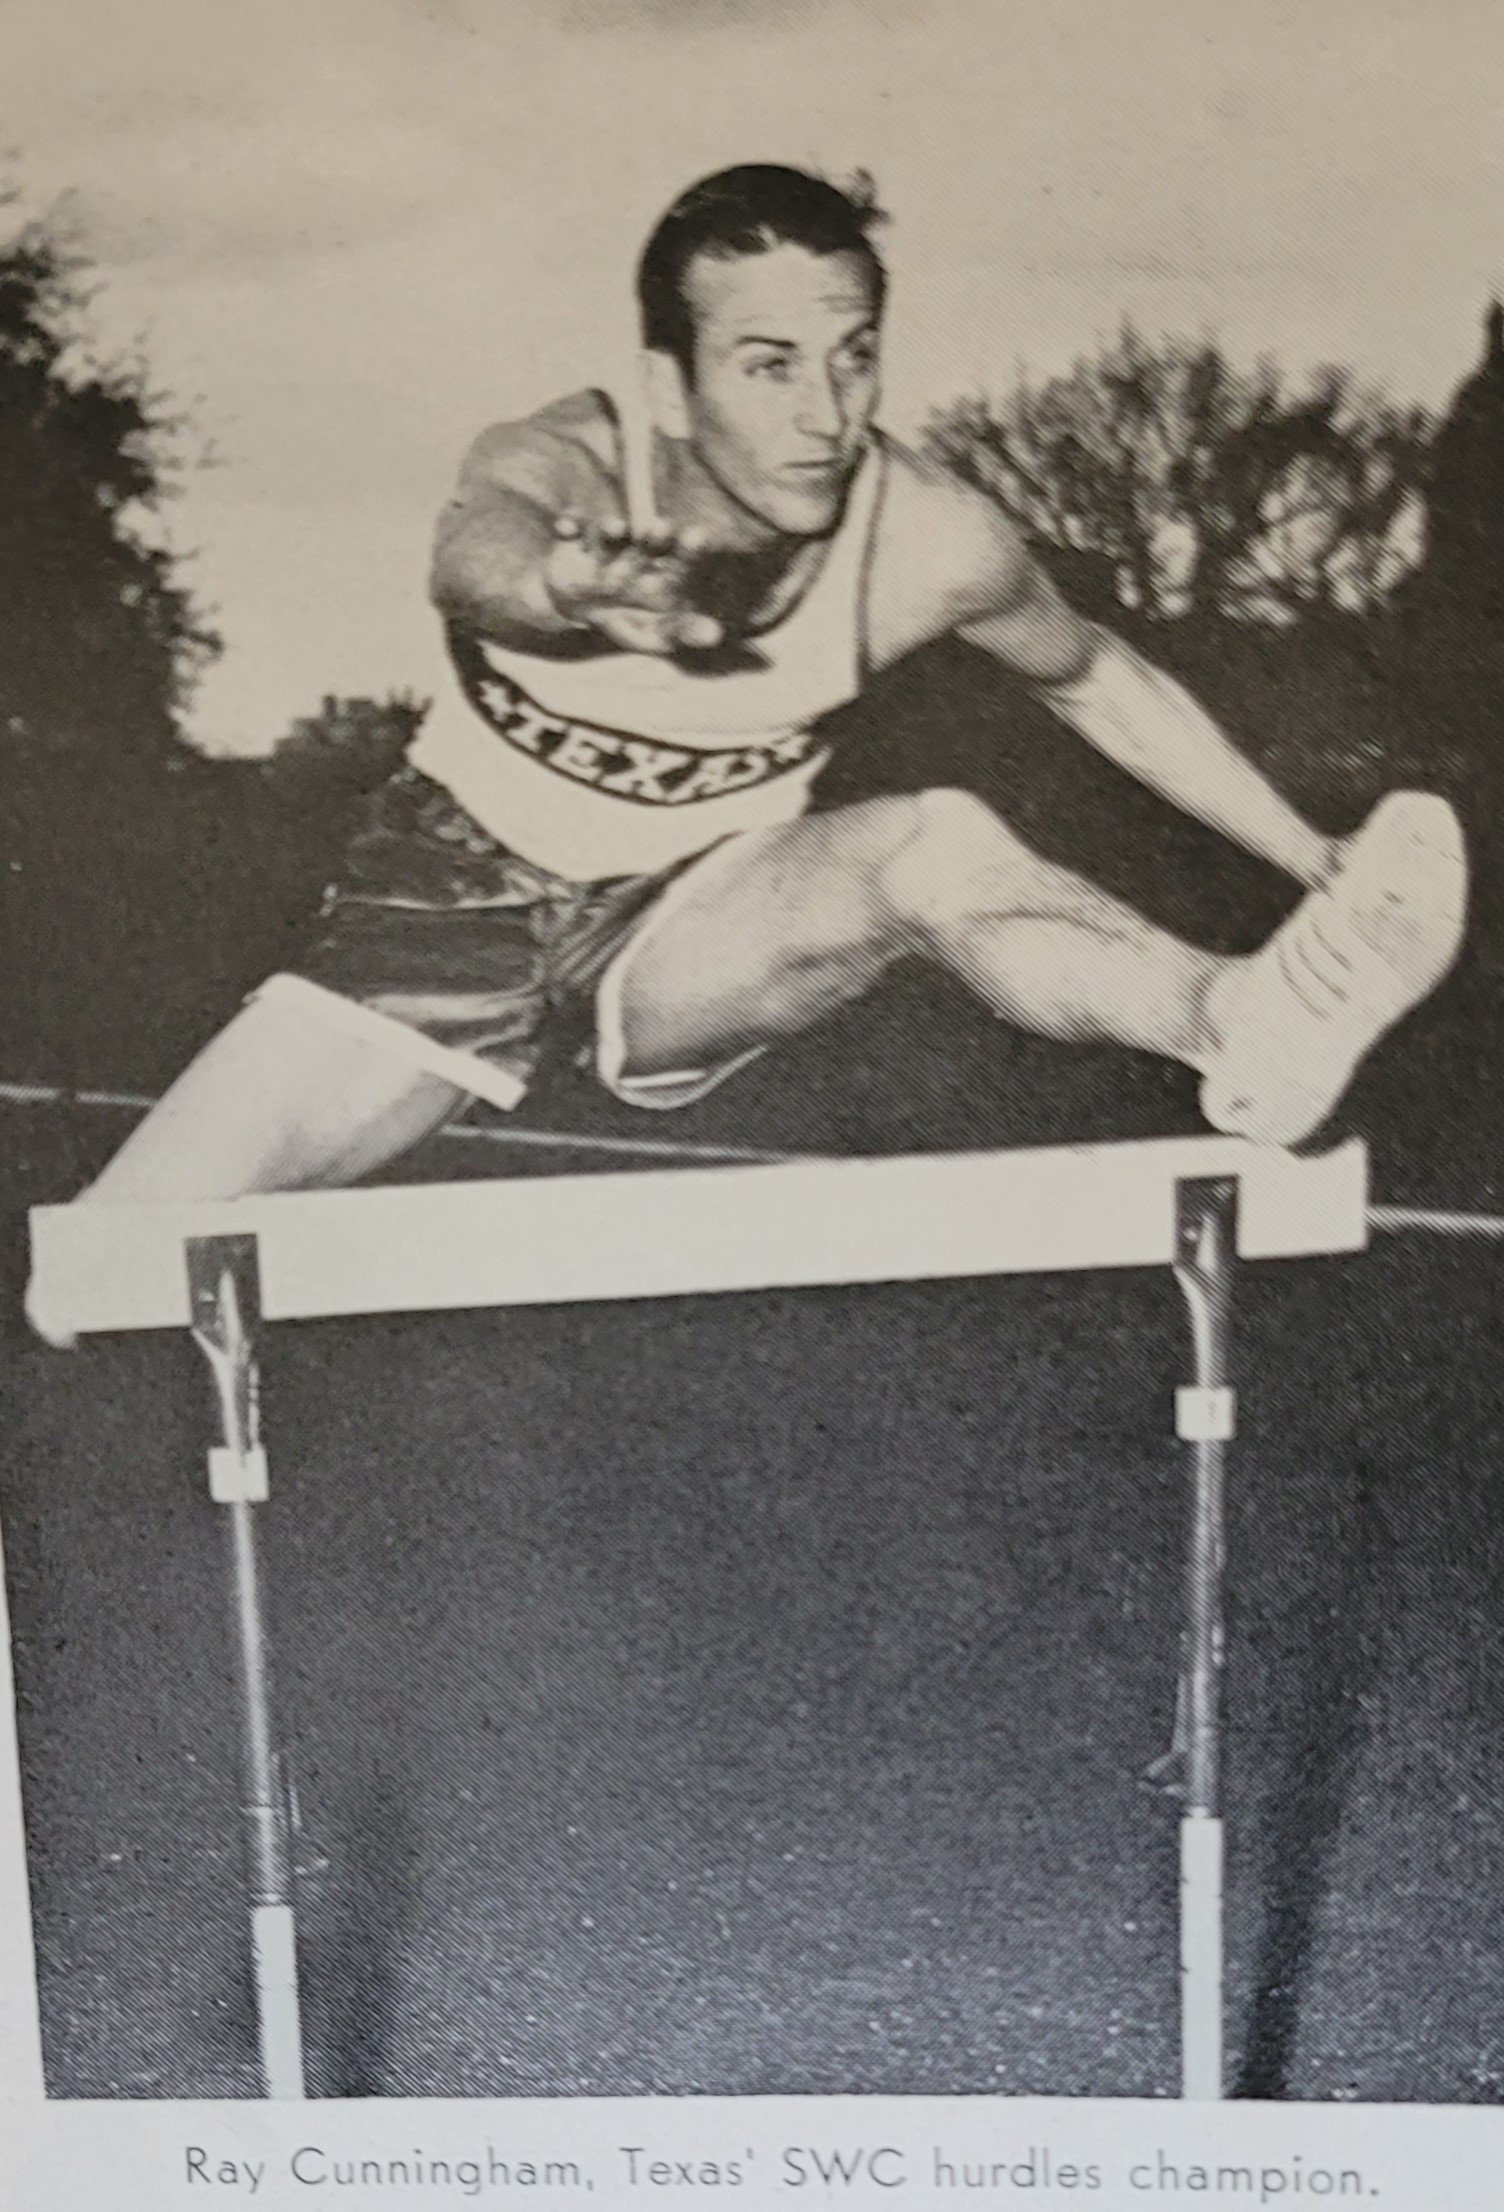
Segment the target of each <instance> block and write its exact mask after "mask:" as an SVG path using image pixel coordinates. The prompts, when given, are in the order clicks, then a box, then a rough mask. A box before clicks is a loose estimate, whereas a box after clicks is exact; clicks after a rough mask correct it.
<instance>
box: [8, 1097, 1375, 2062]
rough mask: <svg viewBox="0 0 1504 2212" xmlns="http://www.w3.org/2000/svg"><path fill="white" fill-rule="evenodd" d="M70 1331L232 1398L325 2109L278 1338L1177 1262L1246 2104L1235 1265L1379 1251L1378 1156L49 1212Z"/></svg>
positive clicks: (1188, 1965)
mask: <svg viewBox="0 0 1504 2212" xmlns="http://www.w3.org/2000/svg"><path fill="white" fill-rule="evenodd" d="M31 1227H32V1250H33V1260H34V1265H35V1267H36V1269H37V1271H38V1273H39V1275H40V1277H41V1280H42V1281H43V1283H44V1284H45V1286H46V1293H47V1304H48V1308H49V1311H50V1312H52V1313H55V1314H57V1315H58V1316H59V1317H60V1318H62V1319H64V1320H65V1321H66V1322H67V1323H68V1325H70V1326H71V1327H72V1328H73V1329H74V1330H75V1331H77V1332H78V1333H86V1332H91V1331H101V1330H124V1329H150V1328H189V1329H191V1330H192V1332H193V1335H194V1338H195V1340H196V1341H197V1343H198V1344H199V1346H200V1348H201V1349H202V1350H203V1352H204V1354H205V1356H206V1358H207V1360H208V1362H209V1367H210V1371H211V1374H212V1377H213V1380H214V1385H215V1395H216V1401H217V1407H218V1417H219V1418H218V1427H219V1440H218V1442H217V1443H216V1444H215V1445H214V1446H213V1447H212V1448H211V1450H210V1453H209V1479H210V1491H211V1495H212V1497H213V1498H214V1499H215V1501H216V1502H217V1503H221V1504H223V1505H224V1506H225V1507H226V1508H227V1511H228V1515H229V1532H230V1544H231V1567H232V1607H233V1618H234V1623H235V1634H236V1641H237V1649H238V1657H239V1673H240V1693H241V1714H242V1733H243V1738H244V1760H243V1770H244V1778H245V1787H244V1803H243V1812H244V1822H245V1830H246V1840H247V1853H248V1862H249V1877H250V1884H251V1915H252V1930H251V1934H252V1953H253V1964H254V1972H255V1987H256V1999H257V2024H258V2034H259V2039H260V2054H261V2066H262V2073H263V2078H264V2081H265V2085H266V2090H267V2094H268V2095H269V2096H272V2097H297V2096H300V2095H302V2093H303V2060H302V2050H301V2043H300V2035H299V2003H298V1983H297V1963H296V1935H295V1926H294V1900H293V1894H292V1891H293V1879H292V1851H291V1841H290V1822H289V1818H288V1811H287V1804H288V1800H287V1792H286V1786H285V1779H284V1772H283V1764H282V1759H281V1756H280V1753H279V1752H278V1750H277V1748H276V1744H275V1738H274V1734H273V1726H272V1698H271V1685H270V1667H269V1662H268V1638H267V1633H266V1626H265V1619H264V1614H263V1608H262V1595H261V1580H260V1575H259V1571H258V1566H257V1556H256V1543H255V1521H254V1509H255V1508H256V1507H257V1506H258V1505H260V1504H262V1503H264V1502H265V1500H266V1498H267V1495H268V1473H267V1461H266V1454H265V1450H264V1448H263V1445H262V1442H261V1438H260V1433H259V1425H258V1415H257V1374H258V1364H257V1330H258V1327H259V1325H260V1323H261V1322H262V1321H264V1320H266V1321H281V1320H302V1319H313V1318H318V1317H332V1316H336V1315H359V1314H376V1313H399V1312H438V1311H446V1310H455V1309H461V1308H471V1307H490V1306H512V1305H537V1304H550V1303H558V1302H573V1301H579V1300H594V1299H620V1298H631V1299H636V1298H664V1297H678V1296H690V1295H696V1294H703V1293H708V1292H738V1291H756V1290H764V1289H775V1288H776V1289H790V1288H798V1287H806V1286H815V1285H837V1284H857V1283H884V1282H912V1281H923V1280H935V1279H942V1278H953V1277H966V1276H990V1275H1019V1274H1039V1273H1052V1272H1078V1271H1085V1270H1095V1269H1098V1268H1123V1267H1166V1268H1169V1269H1171V1270H1172V1271H1173V1273H1174V1276H1175V1279H1176V1281H1177V1282H1178V1284H1179V1286H1180V1289H1181V1292H1182V1294H1183V1297H1184V1299H1185V1302H1186V1307H1187V1311H1188V1315H1189V1320H1190V1331H1191V1344H1192V1352H1193V1359H1192V1380H1191V1381H1190V1382H1189V1383H1188V1384H1187V1385H1186V1386H1185V1387H1184V1388H1183V1389H1181V1390H1180V1391H1178V1392H1177V1394H1176V1407H1175V1426H1176V1433H1177V1434H1178V1436H1179V1437H1180V1438H1181V1439H1183V1440H1184V1441H1185V1442H1187V1443H1188V1444H1189V1445H1190V1447H1191V1474H1192V1486H1191V1500H1190V1512H1189V1536H1188V1546H1187V1566H1186V1627H1185V1635H1184V1640H1183V1649H1182V1658H1181V1668H1180V1683H1179V1696H1178V1700H1177V1725H1176V1741H1175V1747H1174V1753H1173V1758H1174V1760H1175V1763H1176V1764H1177V1766H1178V1769H1179V1773H1178V1783H1177V1786H1178V1787H1179V1789H1180V1792H1181V1795H1182V1797H1183V1817H1182V1824H1181V1839H1182V1840H1181V2053H1182V2087H1183V2093H1184V2094H1185V2095H1186V2096H1187V2097H1192V2098H1202V2099H1213V2098H1218V2097H1220V2096H1221V2095H1222V2094H1223V2093H1224V2067H1223V2056H1222V2013H1223V2005H1222V1856H1223V1854H1222V1802H1221V1800H1222V1773H1221V1769H1222V1743H1221V1706H1222V1671H1223V1644H1224V1635H1223V1574H1224V1561H1225V1551H1226V1540H1225V1528H1224V1485H1225V1458H1226V1449H1227V1445H1228V1443H1229V1441H1230V1439H1231V1437H1232V1434H1233V1427H1234V1397H1233V1390H1232V1385H1231V1379H1230V1367H1229V1335H1230V1321H1231V1303H1232V1287H1233V1278H1234V1274H1235V1271H1236V1263H1237V1262H1238V1261H1239V1260H1245V1261H1247V1260H1255V1261H1257V1260H1276V1259H1297V1258H1310V1257H1316V1256H1324V1255H1334V1254H1340V1253H1351V1252H1357V1251H1361V1250H1363V1249H1364V1248H1365V1247H1366V1245H1367V1242H1368V1232H1369V1213H1368V1189H1367V1159H1366V1154H1365V1152H1364V1148H1363V1147H1362V1145H1361V1144H1357V1143H1352V1144H1347V1145H1344V1146H1342V1147H1340V1148H1339V1149H1338V1150H1336V1151H1333V1152H1330V1153H1327V1154H1325V1155H1323V1156H1321V1157H1319V1158H1314V1159H1297V1158H1295V1157H1294V1156H1293V1155H1291V1154H1289V1153H1284V1152H1278V1151H1266V1150H1260V1149H1258V1148H1255V1147H1253V1146H1250V1145H1246V1144H1244V1143H1242V1142H1240V1141H1239V1140H1237V1139H1234V1138H1225V1137H1183V1138H1181V1137H1174V1138H1162V1139H1153V1140H1150V1141H1148V1142H1144V1143H1132V1144H1115V1145H1072V1146H1060V1147H1044V1148H1038V1149H1029V1150H1022V1151H1015V1152H1002V1153H943V1154H931V1155H924V1156H920V1157H914V1158H890V1159H855V1160H823V1159H808V1160H797V1161H791V1162H788V1163H783V1164H778V1165H768V1166H745V1167H729V1168H728V1167H715V1168H708V1169H707V1168H682V1169H677V1170H661V1169H658V1170H652V1171H643V1172H638V1173H627V1174H622V1173H614V1172H613V1173H607V1174H597V1175H589V1176H580V1177H559V1178H554V1177H549V1178H536V1179H532V1178H523V1179H519V1180H511V1181H501V1182H489V1181H488V1182H466V1183H450V1184H436V1185H424V1186H421V1187H417V1188H411V1189H409V1188H379V1189H362V1190H347V1191H317V1192H299V1193H282V1194H274V1195H269V1196H262V1197H252V1198H243V1199H233V1200H225V1201H213V1202H203V1203H193V1204H182V1205H175V1204H174V1205H160V1206H150V1207H144V1206H143V1207H132V1206H126V1207H104V1206H89V1205H75V1206H43V1207H38V1208H35V1209H34V1210H33V1212H32V1215H31Z"/></svg>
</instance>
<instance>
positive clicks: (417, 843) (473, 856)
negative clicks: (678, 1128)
mask: <svg viewBox="0 0 1504 2212" xmlns="http://www.w3.org/2000/svg"><path fill="white" fill-rule="evenodd" d="M716 849H720V848H716ZM702 864H703V856H696V858H695V859H693V860H691V861H689V862H688V863H680V864H679V865H678V866H676V867H674V868H671V869H669V870H667V871H665V872H664V873H662V874H659V875H650V876H617V877H613V878H611V879H610V880H608V881H606V882H601V883H571V882H569V881H568V880H567V879H565V878H564V877H562V876H555V875H551V874H550V873H549V871H548V870H547V869H545V868H538V867H535V866H534V865H533V863H532V862H531V861H527V860H523V859H522V858H520V857H519V855H518V854H516V853H513V852H509V851H508V850H507V848H506V847H505V846H504V845H502V844H500V843H498V841H497V840H496V839H495V838H494V837H492V836H491V835H490V833H489V832H488V831H487V830H485V829H483V828H482V827H481V825H480V823H479V822H477V821H476V820H475V818H474V816H473V815H471V814H469V813H467V812H466V810H465V809H464V808H463V807H462V806H461V805H460V804H459V802H458V801H457V800H456V799H454V798H453V797H451V795H450V794H449V792H447V791H446V790H445V789H444V787H443V786H442V785H441V784H438V783H435V782H433V781H432V780H431V779H430V778H429V777H427V776H424V775H422V774H420V773H419V771H418V770H417V769H415V768H401V769H399V770H398V771H397V773H396V775H394V776H393V777H392V778H391V779H390V780H389V781H388V782H387V783H385V784H383V785H382V787H381V788H380V789H379V790H378V791H376V792H375V793H374V794H373V795H372V797H371V798H370V799H369V800H367V802H366V805H365V808H364V811H363V815H362V819H361V821H360V824H359V827H358V828H357V830H356V833H355V836H354V838H353V839H352V841H351V843H350V845H349V847H348V849H347V851H346V854H345V858H344V862H343V865H342V867H341V870H340V873H339V875H338V876H337V877H336V879H335V881H334V882H333V883H332V884H331V885H330V887H329V889H328V891H327V892H326V893H325V896H324V903H323V907H322V909H321V911H320V915H319V920H318V924H317V928H316V931H315V934H314V936H313V939H312V941H311V943H310V946H309V949H308V952H307V954H306V955H305V957H304V958H303V959H301V960H299V961H298V962H297V964H296V966H295V967H294V968H293V969H291V970H289V971H288V972H287V973H285V974H282V975H276V976H273V977H272V978H271V980H270V981H269V982H268V983H265V984H263V985H262V987H261V990H260V991H259V992H257V994H256V996H257V997H258V998H266V999H281V1000H289V999H292V998H299V999H302V1000H304V1001H306V1002H308V1003H309V1004H310V1005H315V1006H317V1007H318V1008H319V1009H320V1010H321V1011H322V1013H323V1014H324V1015H325V1016H326V1017H327V1018H328V1019H331V1020H334V1021H340V1022H343V1023H345V1024H346V1025H347V1026H352V1027H354V1028H357V1029H358V1030H360V1031H361V1032H362V1033H363V1034H365V1035H366V1036H367V1037H369V1038H370V1039H371V1041H372V1042H373V1043H377V1044H384V1045H385V1046H386V1047H387V1048H388V1049H389V1050H396V1051H399V1052H401V1053H403V1054H404V1055H405V1057H407V1058H408V1059H410V1060H411V1061H412V1062H413V1063H414V1065H415V1066H417V1067H419V1068H423V1069H426V1070H427V1071H429V1072H430V1073H432V1074H435V1075H440V1076H442V1077H444V1078H445V1080H446V1081H449V1082H452V1083H456V1084H458V1085H459V1086H460V1087H461V1088H462V1089H465V1090H468V1091H470V1092H472V1093H473V1094H474V1095H475V1096H476V1097H479V1098H485V1099H488V1100H490V1101H491V1103H492V1104H494V1105H498V1106H506V1107H510V1106H515V1105H516V1104H517V1103H518V1101H519V1099H520V1098H521V1097H522V1095H523V1093H524V1091H525V1090H526V1089H527V1086H528V1084H529V1083H530V1082H531V1081H532V1078H533V1076H534V1074H535V1072H536V1070H537V1068H538V1065H539V1062H540V1060H541V1059H542V1058H543V1055H544V1053H545V1052H548V1053H550V1054H553V1053H567V1052H570V1051H574V1052H584V1051H587V1050H589V1049H591V1047H592V1045H593V1049H594V1054H595V1057H596V1063H597V1067H598V1070H599V1073H600V1075H601V1078H602V1080H603V1081H604V1082H605V1083H606V1084H607V1085H608V1087H609V1088H610V1089H611V1090H613V1091H614V1092H616V1094H617V1095H618V1096H620V1097H622V1098H624V1099H627V1100H628V1101H629V1102H630V1103H632V1104H634V1105H644V1106H660V1107H662V1106H679V1105H687V1104H688V1103H689V1102H690V1101H691V1099H693V1098H698V1097H701V1096H703V1094H704V1093H705V1092H706V1091H707V1090H709V1089H710V1088H711V1087H712V1085H713V1084H715V1083H717V1082H719V1081H721V1080H722V1079H723V1078H724V1077H725V1076H726V1075H729V1074H730V1073H732V1071H733V1069H734V1068H735V1067H739V1066H741V1065H743V1064H744V1063H745V1061H746V1060H748V1059H750V1058H752V1057H754V1055H753V1054H750V1053H743V1054H741V1055H739V1056H738V1058H737V1059H736V1060H735V1061H734V1062H731V1063H729V1064H725V1065H721V1066H717V1067H715V1068H711V1069H687V1070H677V1071H675V1072H674V1073H672V1074H669V1075H661V1074H658V1075H649V1076H642V1077H632V1076H628V1075H626V1074H624V1072H623V1070H622V1065H621V1062H622V1057H623V1047H622V1040H621V1035H620V1020H619V1015H618V1012H617V1008H616V993H615V991H614V989H611V988H608V989H607V990H602V988H601V986H602V983H603V979H607V978H608V971H609V970H610V968H611V964H612V961H613V960H614V958H615V956H616V954H617V953H618V952H620V951H621V950H622V948H623V947H624V946H625V944H626V943H627V941H628V939H629V938H630V937H631V936H632V934H633V932H634V931H635V930H636V929H637V927H638V925H639V924H640V923H641V922H642V921H643V919H644V917H645V916H646V915H647V914H648V912H649V910H650V909H652V908H653V907H655V906H656V904H657V903H658V902H659V901H660V900H661V899H662V898H663V895H664V893H665V892H666V891H667V890H668V888H669V886H670V885H671V884H673V883H675V882H676V881H679V880H682V879H683V878H684V876H685V875H686V872H687V870H688V869H693V868H696V867H697V866H700V865H702ZM598 998H599V1002H600V1003H599V1005H598V1004H597V1000H598Z"/></svg>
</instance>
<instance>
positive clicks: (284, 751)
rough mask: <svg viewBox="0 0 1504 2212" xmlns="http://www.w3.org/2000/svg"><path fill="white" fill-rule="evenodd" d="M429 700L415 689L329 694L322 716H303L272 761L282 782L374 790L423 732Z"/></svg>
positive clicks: (273, 774) (272, 773)
mask: <svg viewBox="0 0 1504 2212" xmlns="http://www.w3.org/2000/svg"><path fill="white" fill-rule="evenodd" d="M427 711H428V707H427V702H426V701H425V700H422V699H417V698H414V697H413V695H412V694H411V693H410V692H406V691H397V692H389V693H388V694H387V696H386V697H385V698H384V699H366V698H351V699H345V698H337V697H335V696H334V695H333V694H332V693H330V694H326V696H325V698H324V701H323V704H322V705H321V706H320V708H319V711H318V713H317V714H306V715H300V716H299V717H298V719H297V720H296V721H295V722H294V723H293V725H292V728H291V729H290V730H289V731H288V733H287V735H286V736H285V737H284V738H282V739H281V741H280V742H279V744H278V745H277V747H276V749H275V750H274V751H273V753H272V754H271V757H270V759H269V761H268V763H267V766H268V769H269V771H270V773H271V775H272V776H273V778H274V779H275V780H277V781H279V782H280V781H282V780H284V779H286V780H288V781H289V782H291V781H294V780H295V781H297V782H299V783H305V782H309V781H313V782H318V783H322V784H327V785H331V786H339V787H341V788H343V789H348V790H373V789H374V788H375V786H376V785H377V784H378V783H380V782H382V781H383V780H384V778H385V777H387V776H389V775H390V774H391V773H392V771H393V769H394V768H395V767H396V766H397V764H398V762H399V761H400V760H401V758H402V756H403V754H404V753H405V752H406V751H407V748H408V746H409V745H411V743H412V741H413V739H414V738H415V737H416V736H417V734H418V728H419V725H420V724H421V722H422V720H423V717H424V715H425V714H426V713H427Z"/></svg>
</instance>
